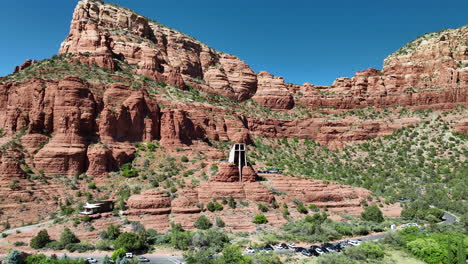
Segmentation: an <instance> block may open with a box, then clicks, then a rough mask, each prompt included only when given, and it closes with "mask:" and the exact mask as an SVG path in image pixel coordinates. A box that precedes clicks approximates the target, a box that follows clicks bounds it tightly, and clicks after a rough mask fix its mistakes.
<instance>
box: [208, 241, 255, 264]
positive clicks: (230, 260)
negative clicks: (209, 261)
mask: <svg viewBox="0 0 468 264" xmlns="http://www.w3.org/2000/svg"><path fill="white" fill-rule="evenodd" d="M215 263H216V264H234V263H235V264H251V263H252V259H251V258H250V257H249V256H243V255H242V252H241V250H240V248H239V246H237V245H235V244H233V245H229V246H227V247H225V248H224V249H223V252H222V254H221V256H220V257H219V258H218V259H216V262H215Z"/></svg>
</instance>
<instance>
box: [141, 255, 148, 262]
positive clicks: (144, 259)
mask: <svg viewBox="0 0 468 264" xmlns="http://www.w3.org/2000/svg"><path fill="white" fill-rule="evenodd" d="M138 262H150V260H149V259H147V258H146V257H144V256H139V257H138Z"/></svg>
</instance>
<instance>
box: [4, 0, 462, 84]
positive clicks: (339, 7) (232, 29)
mask: <svg viewBox="0 0 468 264" xmlns="http://www.w3.org/2000/svg"><path fill="white" fill-rule="evenodd" d="M77 2H78V1H77V0H46V1H38V0H21V1H2V3H1V8H0V33H1V36H2V38H1V41H0V58H1V63H0V76H3V75H7V74H9V73H11V72H12V70H13V68H14V66H16V65H18V64H21V63H22V62H23V61H24V60H26V59H28V58H33V59H44V58H48V57H51V56H52V55H53V54H56V53H57V51H58V49H59V46H60V43H61V42H62V41H63V39H65V38H66V36H67V34H68V31H69V27H70V20H71V16H72V12H73V9H74V7H75V5H76V3H77ZM106 2H109V1H106ZM111 2H113V3H116V4H119V5H122V6H125V7H128V8H131V9H133V10H135V11H137V12H139V13H140V14H142V15H144V16H147V17H150V18H152V19H154V20H157V21H159V22H161V23H163V24H165V25H168V26H170V27H173V28H175V29H178V30H180V31H182V32H184V33H186V34H189V35H191V36H193V37H195V38H197V39H199V40H200V41H202V42H204V43H207V44H208V45H210V46H211V47H213V48H215V49H218V50H221V51H224V52H227V53H231V54H234V55H237V56H239V57H240V58H241V59H243V60H245V61H246V62H247V63H248V64H250V65H251V66H252V68H253V69H254V70H255V71H257V72H258V71H262V70H266V71H269V72H271V73H273V74H275V75H278V76H283V77H284V78H285V79H286V81H287V82H292V83H298V84H302V83H304V82H306V81H308V82H311V83H314V84H318V85H328V84H331V83H332V82H333V80H334V79H335V78H337V77H340V76H348V77H350V76H352V75H353V74H354V72H355V71H358V70H363V69H366V68H369V67H374V68H381V67H382V63H383V59H384V58H385V57H386V56H387V55H388V54H390V53H392V52H393V51H395V50H397V49H398V48H400V47H401V46H402V45H404V44H405V43H406V42H408V41H411V40H413V39H415V38H416V37H417V36H419V35H422V34H424V33H426V32H433V31H438V30H441V29H445V28H456V27H460V26H463V25H466V24H468V1H467V0H444V1H441V0H392V1H390V0H380V1H377V0H372V1H371V0H354V1H350V0H340V1H338V0H323V1H314V0H287V1H284V0H283V1H275V0H268V1H267V0H236V1H220V0H217V1H214V0H200V1H193V0H177V1H167V0H165V1H161V0H112V1H111Z"/></svg>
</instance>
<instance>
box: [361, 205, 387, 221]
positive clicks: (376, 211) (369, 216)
mask: <svg viewBox="0 0 468 264" xmlns="http://www.w3.org/2000/svg"><path fill="white" fill-rule="evenodd" d="M361 218H362V219H363V220H365V221H372V222H377V223H382V222H383V221H384V217H383V214H382V211H380V208H379V207H378V206H377V205H375V204H374V205H371V206H367V207H366V208H365V209H364V212H362V213H361Z"/></svg>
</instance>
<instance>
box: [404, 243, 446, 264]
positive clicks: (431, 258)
mask: <svg viewBox="0 0 468 264" xmlns="http://www.w3.org/2000/svg"><path fill="white" fill-rule="evenodd" d="M406 246H407V247H408V248H409V250H410V251H411V253H413V255H415V256H416V257H418V258H420V259H422V260H424V261H425V262H427V263H429V264H437V263H443V261H444V259H445V253H446V251H445V250H444V249H443V248H442V247H441V245H440V243H438V242H437V241H436V240H434V239H432V238H418V239H416V240H414V241H411V242H409V243H408V244H406Z"/></svg>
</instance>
